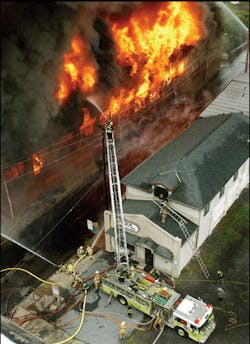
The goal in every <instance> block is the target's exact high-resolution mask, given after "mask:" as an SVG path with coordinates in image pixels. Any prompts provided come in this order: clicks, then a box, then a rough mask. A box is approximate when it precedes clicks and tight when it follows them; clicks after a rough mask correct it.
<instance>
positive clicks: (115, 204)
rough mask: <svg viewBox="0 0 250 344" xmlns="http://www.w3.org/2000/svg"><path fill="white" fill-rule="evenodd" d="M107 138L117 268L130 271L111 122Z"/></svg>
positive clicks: (106, 128) (109, 122) (106, 126)
mask: <svg viewBox="0 0 250 344" xmlns="http://www.w3.org/2000/svg"><path fill="white" fill-rule="evenodd" d="M105 138H106V149H107V159H108V171H109V187H110V198H111V207H112V213H113V222H114V231H115V243H116V245H115V246H116V259H117V266H118V268H119V267H122V268H123V270H124V269H125V270H127V271H128V269H129V260H128V249H127V241H126V232H125V225H124V215H123V206H122V196H121V186H120V177H119V170H118V164H117V157H116V150H115V140H114V130H113V123H112V122H111V121H108V122H107V123H106V125H105Z"/></svg>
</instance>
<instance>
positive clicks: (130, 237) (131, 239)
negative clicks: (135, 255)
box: [107, 228, 174, 260]
mask: <svg viewBox="0 0 250 344" xmlns="http://www.w3.org/2000/svg"><path fill="white" fill-rule="evenodd" d="M107 233H108V234H110V235H113V236H115V231H114V228H109V229H108V230H107ZM126 239H127V243H128V244H130V245H134V246H135V245H138V244H142V245H145V246H147V247H150V248H151V249H152V251H153V252H154V253H156V254H158V255H159V256H161V257H165V258H167V259H169V260H172V259H173V256H174V255H173V253H172V252H171V251H170V250H169V249H167V248H166V247H163V246H161V245H158V244H157V243H156V242H155V241H154V240H152V239H151V238H148V237H147V238H143V237H138V236H137V235H134V234H131V233H126Z"/></svg>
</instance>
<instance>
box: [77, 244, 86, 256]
mask: <svg viewBox="0 0 250 344" xmlns="http://www.w3.org/2000/svg"><path fill="white" fill-rule="evenodd" d="M84 253H85V251H84V248H83V246H79V247H78V249H77V251H76V254H77V256H78V257H81V256H83V255H84Z"/></svg>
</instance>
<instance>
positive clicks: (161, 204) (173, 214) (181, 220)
mask: <svg viewBox="0 0 250 344" xmlns="http://www.w3.org/2000/svg"><path fill="white" fill-rule="evenodd" d="M154 203H155V204H156V205H158V206H159V207H160V209H162V208H163V207H165V208H167V209H168V215H169V216H170V217H171V218H172V219H173V220H174V221H175V222H177V223H178V224H179V226H180V228H181V230H182V233H183V234H184V236H185V238H186V240H187V241H188V243H189V245H190V246H191V248H192V250H193V252H194V255H195V258H196V260H197V262H198V264H199V265H200V267H201V270H202V272H203V274H204V276H205V277H206V279H208V277H209V272H208V270H207V268H206V265H205V263H204V262H203V260H202V258H201V255H200V252H199V250H198V249H197V248H196V247H195V245H194V244H193V242H192V240H191V238H190V235H189V233H188V230H187V227H186V225H185V224H186V223H187V221H186V220H185V219H184V218H183V217H182V216H181V215H180V214H178V213H177V212H176V211H175V210H174V209H173V208H171V207H170V206H169V205H168V204H167V203H166V202H163V201H154Z"/></svg>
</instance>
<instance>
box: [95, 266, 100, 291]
mask: <svg viewBox="0 0 250 344" xmlns="http://www.w3.org/2000/svg"><path fill="white" fill-rule="evenodd" d="M101 280H102V278H101V274H100V272H99V271H98V270H97V271H96V272H95V277H94V282H95V290H96V292H97V293H98V292H99V289H100V285H101Z"/></svg>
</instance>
